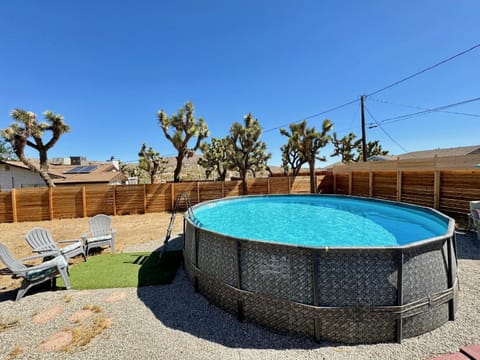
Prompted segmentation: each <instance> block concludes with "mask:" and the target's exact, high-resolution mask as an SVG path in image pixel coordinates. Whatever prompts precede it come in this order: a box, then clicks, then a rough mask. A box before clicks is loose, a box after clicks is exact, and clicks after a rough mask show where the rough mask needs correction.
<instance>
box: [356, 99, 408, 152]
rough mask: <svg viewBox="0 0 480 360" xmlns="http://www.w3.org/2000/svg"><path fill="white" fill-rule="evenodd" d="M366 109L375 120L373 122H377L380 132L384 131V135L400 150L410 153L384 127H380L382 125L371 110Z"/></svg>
mask: <svg viewBox="0 0 480 360" xmlns="http://www.w3.org/2000/svg"><path fill="white" fill-rule="evenodd" d="M365 109H366V110H367V112H368V114H369V115H370V117H371V118H372V119H373V121H374V122H375V124H377V126H378V127H379V128H380V130H382V131H383V133H384V134H385V135H387V136H388V138H389V139H390V140H392V141H393V142H394V143H395V144H397V146H398V147H399V148H400V149H402V150H403V151H404V152H408V150H407V149H405V148H404V147H403V146H402V145H400V144H399V143H398V141H396V140H395V139H394V138H393V137H392V136H391V135H390V134H389V133H388V132H387V131H386V130H385V129H384V128H383V126H382V125H380V123H379V122H378V121H377V119H375V116H373V114H372V113H371V112H370V110H369V109H368V107H366V106H365Z"/></svg>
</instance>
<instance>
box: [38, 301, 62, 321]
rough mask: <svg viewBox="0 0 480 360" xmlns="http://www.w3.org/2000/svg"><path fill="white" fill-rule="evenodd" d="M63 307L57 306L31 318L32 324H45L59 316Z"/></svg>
mask: <svg viewBox="0 0 480 360" xmlns="http://www.w3.org/2000/svg"><path fill="white" fill-rule="evenodd" d="M63 309H64V306H63V305H57V306H54V307H52V308H50V309H47V310H45V311H42V312H41V313H39V314H37V315H34V316H33V318H32V322H33V323H35V324H46V323H47V322H49V321H50V320H52V319H53V318H54V317H55V316H58V315H60V314H61V313H62V312H63Z"/></svg>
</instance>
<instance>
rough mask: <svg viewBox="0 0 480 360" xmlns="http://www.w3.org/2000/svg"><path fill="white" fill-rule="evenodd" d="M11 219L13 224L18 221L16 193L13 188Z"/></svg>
mask: <svg viewBox="0 0 480 360" xmlns="http://www.w3.org/2000/svg"><path fill="white" fill-rule="evenodd" d="M12 217H13V222H17V221H18V217H17V191H16V189H15V188H13V189H12Z"/></svg>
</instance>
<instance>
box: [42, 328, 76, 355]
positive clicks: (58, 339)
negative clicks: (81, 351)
mask: <svg viewBox="0 0 480 360" xmlns="http://www.w3.org/2000/svg"><path fill="white" fill-rule="evenodd" d="M72 340H73V334H72V332H71V331H70V330H64V331H60V332H58V333H56V334H53V335H52V336H50V337H49V338H48V339H46V340H45V341H44V342H42V343H41V344H40V345H39V346H38V351H41V352H48V351H60V350H63V349H65V348H66V347H67V346H68V345H69V344H70V343H71V342H72Z"/></svg>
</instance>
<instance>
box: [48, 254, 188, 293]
mask: <svg viewBox="0 0 480 360" xmlns="http://www.w3.org/2000/svg"><path fill="white" fill-rule="evenodd" d="M181 260H182V252H181V251H167V252H165V253H164V254H163V256H162V257H161V259H160V258H159V253H158V252H152V253H120V254H104V255H96V256H91V257H89V258H88V261H87V262H84V263H80V264H77V265H74V266H71V267H70V283H71V286H72V289H105V288H123V287H139V286H148V285H160V284H169V283H170V282H171V281H172V280H173V278H174V277H175V274H176V272H177V268H178V266H179V265H180V262H181ZM57 283H58V286H61V287H64V286H65V284H64V283H63V281H62V280H61V278H59V279H58V281H57Z"/></svg>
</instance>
